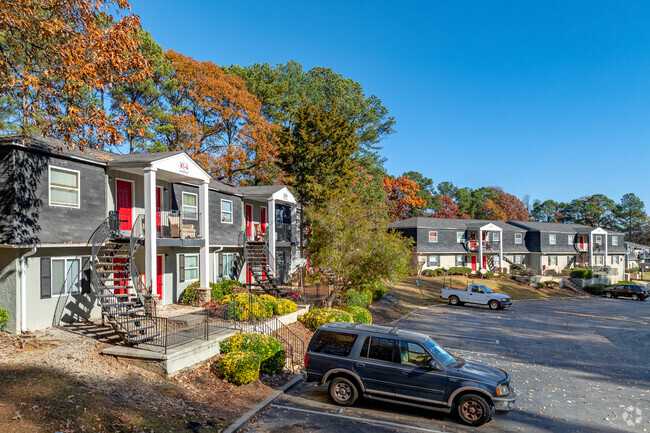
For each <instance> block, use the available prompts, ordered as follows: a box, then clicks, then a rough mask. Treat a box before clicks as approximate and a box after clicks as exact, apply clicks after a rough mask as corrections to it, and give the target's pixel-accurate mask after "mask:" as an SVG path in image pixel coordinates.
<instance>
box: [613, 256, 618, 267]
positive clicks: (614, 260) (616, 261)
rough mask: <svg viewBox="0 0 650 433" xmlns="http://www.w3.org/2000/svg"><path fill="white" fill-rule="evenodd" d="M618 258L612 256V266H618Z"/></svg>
mask: <svg viewBox="0 0 650 433" xmlns="http://www.w3.org/2000/svg"><path fill="white" fill-rule="evenodd" d="M618 259H619V257H618V256H612V265H618Z"/></svg>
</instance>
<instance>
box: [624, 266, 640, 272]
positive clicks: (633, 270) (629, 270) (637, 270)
mask: <svg viewBox="0 0 650 433" xmlns="http://www.w3.org/2000/svg"><path fill="white" fill-rule="evenodd" d="M627 272H639V268H638V267H636V268H630V269H628V270H627Z"/></svg>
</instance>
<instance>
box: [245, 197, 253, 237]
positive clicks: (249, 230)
mask: <svg viewBox="0 0 650 433" xmlns="http://www.w3.org/2000/svg"><path fill="white" fill-rule="evenodd" d="M244 217H245V218H246V237H247V238H249V239H250V238H252V237H253V206H251V205H249V204H247V205H246V206H245V208H244Z"/></svg>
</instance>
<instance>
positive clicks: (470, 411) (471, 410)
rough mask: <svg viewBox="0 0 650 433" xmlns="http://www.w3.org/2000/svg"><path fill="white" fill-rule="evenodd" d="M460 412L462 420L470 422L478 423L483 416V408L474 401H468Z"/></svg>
mask: <svg viewBox="0 0 650 433" xmlns="http://www.w3.org/2000/svg"><path fill="white" fill-rule="evenodd" d="M460 410H461V412H462V414H463V418H465V419H466V420H469V421H472V422H475V421H478V420H479V419H481V417H482V416H483V407H481V405H480V404H479V403H478V402H476V401H474V400H469V401H466V402H465V403H463V405H462V406H461V408H460Z"/></svg>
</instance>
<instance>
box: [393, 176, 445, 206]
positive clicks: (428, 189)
mask: <svg viewBox="0 0 650 433" xmlns="http://www.w3.org/2000/svg"><path fill="white" fill-rule="evenodd" d="M402 176H408V177H409V178H410V179H412V180H414V181H415V182H417V183H418V187H419V191H418V192H417V193H416V195H417V196H418V197H420V198H421V199H422V200H424V202H425V203H426V204H425V206H424V208H419V207H415V208H412V209H411V215H410V216H422V215H424V214H425V213H426V212H427V210H428V211H429V212H433V211H435V210H436V209H439V207H440V198H439V197H438V194H437V193H436V187H435V185H434V184H433V180H431V179H430V178H428V177H426V176H424V175H423V174H422V173H420V172H417V171H408V172H406V173H403V174H402Z"/></svg>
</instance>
